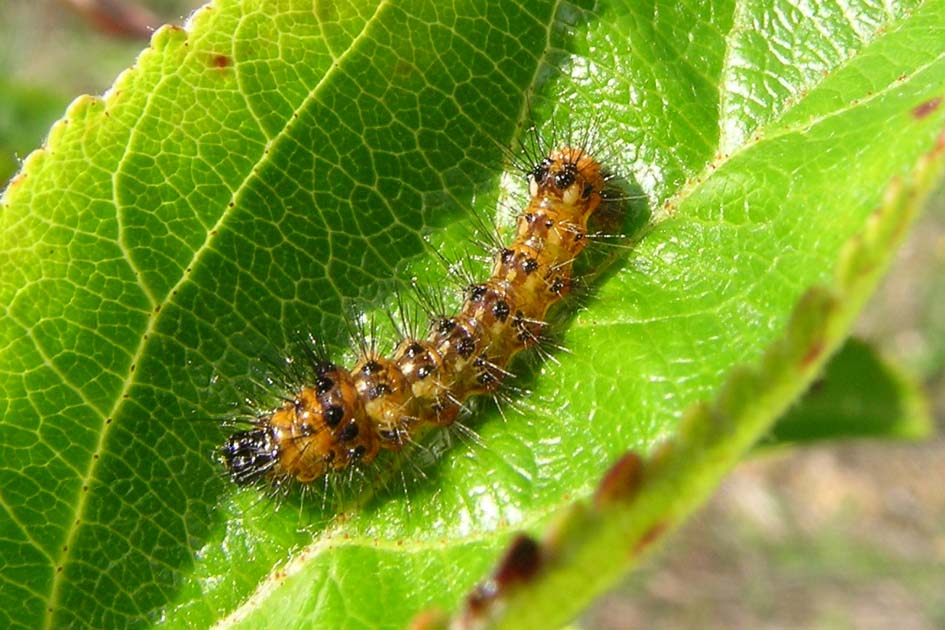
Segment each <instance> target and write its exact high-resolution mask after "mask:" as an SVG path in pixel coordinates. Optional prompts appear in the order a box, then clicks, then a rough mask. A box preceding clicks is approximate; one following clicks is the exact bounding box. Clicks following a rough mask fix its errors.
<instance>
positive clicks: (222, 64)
mask: <svg viewBox="0 0 945 630" xmlns="http://www.w3.org/2000/svg"><path fill="white" fill-rule="evenodd" d="M210 63H211V64H213V66H214V67H216V68H228V67H229V66H230V64H231V63H232V60H231V59H230V57H229V56H228V55H223V54H219V53H218V54H215V55H212V56H211V57H210Z"/></svg>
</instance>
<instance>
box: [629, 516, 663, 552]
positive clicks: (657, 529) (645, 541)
mask: <svg viewBox="0 0 945 630" xmlns="http://www.w3.org/2000/svg"><path fill="white" fill-rule="evenodd" d="M667 529H669V525H668V524H667V523H657V524H656V525H654V526H653V527H651V528H650V529H648V530H647V531H646V533H645V534H643V537H642V538H641V539H640V540H639V541H638V542H637V544H636V545H634V547H633V554H634V555H639V554H641V553H643V550H645V549H646V548H647V547H649V546H650V545H652V544H653V543H654V542H656V541H657V540H658V539H659V537H660V536H662V535H663V533H664V532H665V531H666V530H667Z"/></svg>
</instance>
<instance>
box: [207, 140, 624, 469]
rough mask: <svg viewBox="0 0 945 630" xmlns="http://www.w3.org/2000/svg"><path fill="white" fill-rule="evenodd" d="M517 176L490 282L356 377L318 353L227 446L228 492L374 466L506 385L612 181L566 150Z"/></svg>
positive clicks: (565, 284) (368, 358) (576, 151)
mask: <svg viewBox="0 0 945 630" xmlns="http://www.w3.org/2000/svg"><path fill="white" fill-rule="evenodd" d="M523 170H524V171H525V173H526V178H527V180H528V188H529V196H530V199H529V202H528V205H527V206H526V208H525V210H524V211H523V212H522V213H521V214H520V215H519V217H518V219H517V222H516V228H515V236H514V239H513V240H512V242H511V243H509V244H508V245H506V246H505V247H501V248H500V249H499V251H497V252H496V253H495V256H494V259H493V263H492V273H491V275H490V276H489V277H488V278H487V279H486V280H484V281H482V282H477V283H472V284H470V285H469V286H468V287H467V288H466V290H465V295H464V301H463V303H462V305H461V307H460V308H459V311H458V312H457V313H456V314H455V315H453V316H451V317H449V316H441V317H438V318H436V319H435V320H434V321H433V322H432V324H431V327H430V330H429V333H428V334H427V335H426V336H425V337H421V336H417V337H413V336H406V338H404V339H403V340H401V341H400V342H399V343H398V344H397V345H396V348H395V350H394V352H393V354H392V355H391V356H390V357H385V356H381V354H380V353H378V352H377V351H376V350H374V349H373V348H365V349H362V352H361V356H360V359H359V360H358V361H357V363H356V364H355V365H354V367H353V368H351V369H346V368H344V367H342V366H339V365H337V364H335V363H333V362H331V361H330V360H328V359H327V358H326V357H324V356H321V355H318V356H315V355H314V353H313V357H312V359H313V360H312V366H311V367H312V379H310V380H311V382H309V383H306V384H304V385H302V386H300V387H298V388H297V389H296V391H295V392H294V393H293V394H292V395H290V396H287V397H286V401H285V402H284V404H282V406H280V407H278V408H277V409H275V410H273V411H271V412H268V413H265V414H262V415H260V416H258V417H257V418H255V419H253V420H252V421H251V427H250V428H249V429H246V430H241V431H238V432H235V433H232V434H231V435H230V436H229V437H228V438H227V439H226V442H225V443H224V445H223V447H222V449H221V453H222V457H221V459H222V461H223V464H224V466H225V467H226V470H227V472H228V474H229V477H230V479H231V480H232V481H233V482H235V483H236V484H239V485H248V484H253V483H257V482H264V481H268V482H271V483H274V484H276V485H278V484H281V483H284V482H286V481H291V480H295V481H298V482H300V483H302V484H311V483H312V482H314V481H316V480H319V479H322V478H324V477H325V476H326V475H329V474H331V473H334V472H339V471H343V470H346V469H349V468H351V467H353V466H361V465H367V464H370V463H371V462H372V461H374V460H375V459H376V458H377V457H378V455H379V453H380V452H381V451H383V450H388V451H398V450H400V449H402V448H403V446H404V445H405V444H407V443H409V442H411V441H413V439H414V438H416V437H417V436H418V435H419V434H420V433H421V432H423V431H425V430H427V429H430V428H433V427H447V426H450V425H451V424H453V423H454V422H455V421H456V419H457V416H458V415H459V412H460V411H461V409H462V408H463V405H464V403H465V402H466V401H467V400H468V399H469V398H470V397H472V396H477V395H483V394H489V393H491V392H494V391H495V390H496V389H497V388H498V387H499V386H500V385H501V384H502V383H503V381H504V380H505V379H506V378H507V377H508V376H509V372H508V366H509V362H510V361H511V360H512V358H513V357H514V356H515V355H516V354H518V353H519V352H521V351H523V350H525V349H527V348H529V347H532V346H534V345H536V344H538V343H539V341H540V340H541V339H542V335H543V331H544V328H545V327H546V326H547V322H546V314H547V312H548V309H549V308H550V307H551V306H552V305H553V304H555V303H557V302H558V301H560V300H561V299H562V298H563V297H564V296H565V295H567V294H568V292H569V291H570V290H571V287H572V283H573V270H572V267H573V263H574V260H575V258H577V256H578V255H579V254H580V253H581V251H582V250H583V249H584V248H585V246H586V242H587V239H588V220H589V219H590V218H591V216H592V215H593V214H594V213H595V212H596V211H598V209H599V208H600V207H601V203H602V200H603V199H604V198H605V186H606V184H607V182H608V180H609V179H610V176H609V175H608V173H607V172H606V171H605V170H604V169H603V168H602V167H601V165H600V164H599V163H598V162H597V161H596V160H595V159H594V158H593V157H592V156H591V155H590V154H589V153H588V152H587V151H586V150H585V149H583V148H575V147H569V146H562V147H559V148H556V149H554V150H552V151H549V152H548V153H547V154H545V155H544V156H543V157H541V156H538V158H537V159H534V160H532V161H531V162H530V165H529V167H528V168H525V169H523Z"/></svg>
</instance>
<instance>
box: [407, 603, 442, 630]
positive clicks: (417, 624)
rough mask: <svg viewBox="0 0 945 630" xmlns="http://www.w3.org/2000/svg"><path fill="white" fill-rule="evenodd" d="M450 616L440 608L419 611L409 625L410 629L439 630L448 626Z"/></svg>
mask: <svg viewBox="0 0 945 630" xmlns="http://www.w3.org/2000/svg"><path fill="white" fill-rule="evenodd" d="M448 623H449V618H448V617H447V616H446V614H445V613H444V612H443V611H442V610H440V609H439V608H430V609H427V610H424V611H421V612H419V613H417V615H416V616H415V617H414V618H413V619H412V620H411V621H410V625H409V626H407V627H408V628H409V629H410V630H439V629H441V628H446V627H447V624H448Z"/></svg>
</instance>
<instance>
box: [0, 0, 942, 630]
mask: <svg viewBox="0 0 945 630" xmlns="http://www.w3.org/2000/svg"><path fill="white" fill-rule="evenodd" d="M199 4H201V3H200V2H197V1H196V0H147V2H143V1H142V2H139V3H138V4H132V3H130V2H123V1H121V0H40V1H31V0H2V1H0V188H2V187H3V186H4V185H5V182H6V181H7V180H8V179H9V178H10V177H11V176H12V175H13V174H14V173H15V171H16V169H17V168H18V166H19V163H20V160H22V158H24V157H25V156H26V155H27V154H28V153H29V152H30V151H31V150H33V149H34V148H36V147H38V146H39V145H40V144H41V143H42V141H43V138H44V136H45V134H46V131H47V130H48V129H49V126H50V125H51V124H52V123H53V121H55V120H56V119H58V118H59V117H60V116H61V115H62V114H63V112H64V111H65V108H66V106H67V104H68V103H69V101H71V100H72V98H74V97H75V96H77V95H79V94H82V93H89V94H101V93H102V92H104V91H105V90H106V89H107V88H108V87H109V86H110V85H111V83H112V82H113V81H114V79H115V77H116V76H117V75H118V74H119V73H120V72H121V71H122V70H123V69H125V68H127V67H129V66H130V65H131V64H132V63H133V61H134V59H135V57H136V56H137V54H138V52H139V51H140V50H141V49H142V48H144V46H145V45H146V44H147V40H148V37H149V35H150V32H151V31H152V30H153V28H154V27H156V26H157V25H159V24H162V23H165V22H172V23H177V24H181V23H182V22H183V20H184V18H185V17H186V15H187V14H189V12H190V11H191V10H193V9H194V8H196V7H197V6H198V5H199ZM856 334H857V336H859V337H860V338H862V339H865V340H867V341H868V342H869V343H870V344H872V345H873V346H874V347H875V348H877V349H878V350H879V352H880V353H881V355H882V356H884V357H885V358H887V359H888V360H890V361H892V362H893V363H895V364H896V365H898V366H900V367H901V368H902V369H903V370H904V374H905V375H908V376H909V377H910V378H912V379H914V380H916V381H918V382H919V383H921V384H922V386H923V387H924V389H925V391H926V393H927V395H928V397H929V401H930V408H931V413H932V416H933V419H934V423H935V425H936V426H937V428H938V429H941V427H942V426H943V425H945V194H943V192H942V191H940V192H939V193H938V194H937V195H935V197H934V199H933V200H932V203H931V204H930V206H929V207H928V208H927V210H926V212H925V214H924V216H923V217H922V218H921V219H920V222H919V225H918V226H917V227H916V229H915V230H914V231H913V233H912V235H911V237H910V240H909V241H908V242H907V243H906V245H905V247H904V248H903V249H902V251H901V252H899V255H898V258H897V261H896V264H895V266H894V269H893V271H892V273H891V274H890V275H889V276H888V277H887V278H886V280H885V282H884V284H883V286H882V288H881V289H880V291H879V292H878V293H877V294H876V296H874V298H873V300H872V302H871V304H870V306H869V307H868V308H867V310H866V312H865V313H864V314H863V316H862V317H861V321H860V322H859V324H858V326H857V331H856ZM937 433H938V435H935V436H933V437H931V438H927V439H925V440H922V441H918V442H916V441H903V440H895V441H893V440H888V439H887V440H880V439H874V440H863V439H861V440H835V441H823V442H819V443H815V444H813V445H805V446H803V447H799V448H789V447H780V448H772V449H765V450H762V451H760V452H759V453H758V454H756V455H755V456H753V457H750V458H749V459H748V460H746V461H745V462H744V463H743V464H741V465H740V466H739V467H738V468H737V469H736V470H735V471H734V473H733V474H732V475H731V476H730V477H729V478H728V479H727V480H726V482H725V483H724V484H723V485H722V487H721V488H720V489H719V491H718V492H717V493H716V496H715V497H714V498H713V499H712V501H710V503H709V504H708V505H707V506H706V507H705V508H703V509H702V510H701V511H700V512H699V513H698V514H697V515H696V516H695V517H694V518H693V519H692V520H691V521H689V523H688V524H687V525H686V526H685V527H684V528H683V529H682V530H681V531H680V532H678V533H677V534H676V536H675V537H674V538H673V539H672V540H671V543H670V544H669V545H667V546H666V547H665V548H664V549H662V550H661V551H658V552H657V553H656V554H654V555H653V556H651V557H650V558H649V559H648V561H647V563H646V566H645V567H644V568H643V570H641V571H638V572H636V573H635V574H634V575H633V576H632V577H631V578H630V579H628V580H627V581H626V582H625V583H624V584H622V585H621V586H619V587H618V588H616V589H615V590H614V591H613V592H612V593H611V594H609V595H608V596H606V597H604V598H603V599H602V600H600V601H599V602H598V603H597V604H596V605H595V606H594V607H593V608H592V609H591V610H590V611H588V612H587V613H586V614H585V615H584V617H583V618H582V619H581V620H580V621H579V622H577V623H576V624H575V627H579V628H586V629H587V630H618V629H619V630H624V629H631V628H641V629H642V628H668V629H672V630H675V629H679V630H688V629H694V628H699V629H715V628H719V629H721V628H732V629H740V630H741V629H745V630H747V629H762V628H763V629H781V628H783V629H795V628H804V629H812V630H845V629H851V630H853V629H856V630H860V629H866V630H872V629H877V630H879V629H888V628H895V630H935V629H941V628H945V439H943V438H942V437H941V431H937Z"/></svg>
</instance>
